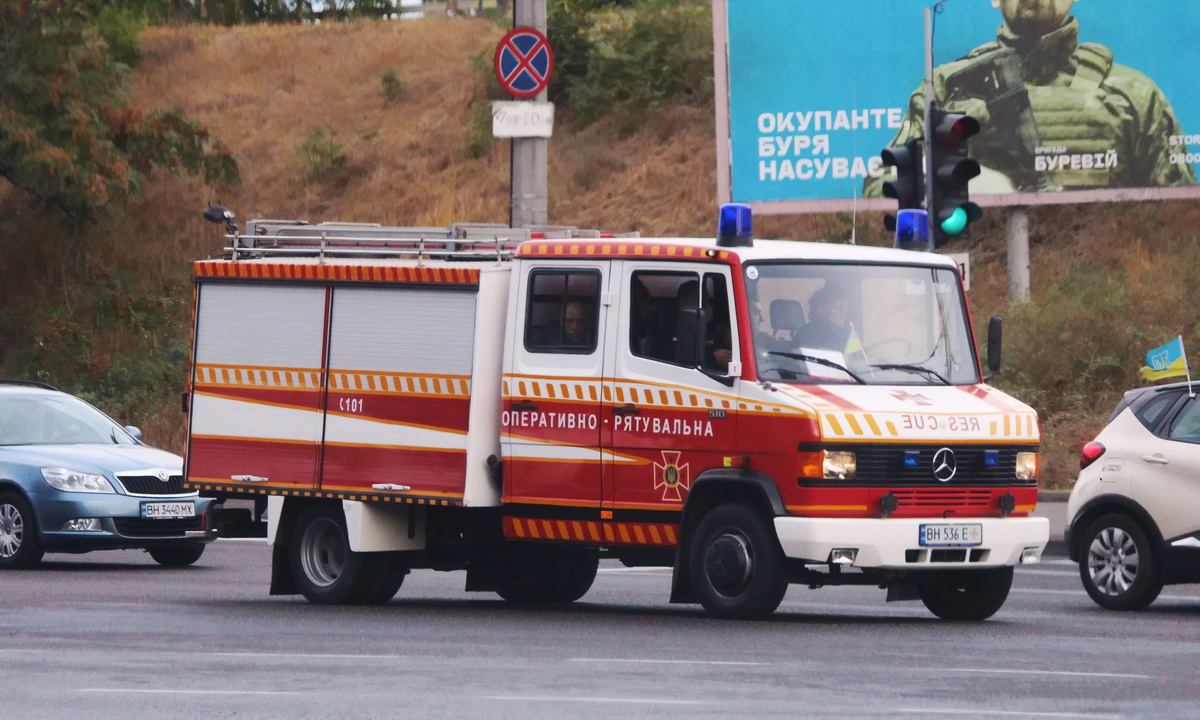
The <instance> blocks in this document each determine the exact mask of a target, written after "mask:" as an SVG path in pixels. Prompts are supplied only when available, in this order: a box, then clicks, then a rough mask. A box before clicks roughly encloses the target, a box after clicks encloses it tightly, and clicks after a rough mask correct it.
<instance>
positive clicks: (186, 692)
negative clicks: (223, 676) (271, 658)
mask: <svg viewBox="0 0 1200 720" xmlns="http://www.w3.org/2000/svg"><path fill="white" fill-rule="evenodd" d="M79 692H90V693H139V694H143V695H299V694H300V693H298V692H293V691H290V690H287V691H284V690H146V689H142V688H79Z"/></svg>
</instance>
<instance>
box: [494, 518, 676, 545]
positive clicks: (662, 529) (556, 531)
mask: <svg viewBox="0 0 1200 720" xmlns="http://www.w3.org/2000/svg"><path fill="white" fill-rule="evenodd" d="M602 534H603V537H604V539H605V540H606V541H607V543H608V544H623V545H661V546H673V545H675V544H676V538H677V534H676V526H674V525H667V524H662V523H600V522H596V521H592V520H587V521H581V520H569V521H568V520H535V519H532V518H519V517H511V516H505V518H504V536H505V537H507V538H516V539H524V538H529V539H535V540H559V541H565V542H586V543H597V542H601V536H602ZM618 538H619V539H618Z"/></svg>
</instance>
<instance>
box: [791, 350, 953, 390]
mask: <svg viewBox="0 0 1200 720" xmlns="http://www.w3.org/2000/svg"><path fill="white" fill-rule="evenodd" d="M767 354H768V355H779V356H780V357H785V358H791V359H792V360H803V361H805V362H811V363H816V364H818V365H824V366H825V367H831V368H833V369H835V370H841V371H842V372H844V373H846V374H847V375H849V376H850V377H852V378H854V381H855V382H857V383H858V384H859V385H866V384H867V381H866V380H863V379H862V378H861V377H859V376H858V375H857V374H855V373H854V371H852V370H851V369H850V368H848V367H846V366H845V365H842V364H841V363H835V362H834V361H832V360H826V359H825V358H822V357H816V356H814V355H804V354H803V353H794V352H780V351H779V350H768V351H767ZM947 384H949V383H947Z"/></svg>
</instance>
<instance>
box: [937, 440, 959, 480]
mask: <svg viewBox="0 0 1200 720" xmlns="http://www.w3.org/2000/svg"><path fill="white" fill-rule="evenodd" d="M957 471H958V460H957V459H956V458H955V457H954V451H953V450H951V449H950V448H942V449H941V450H938V451H937V452H935V453H934V454H933V476H934V477H935V478H937V479H938V480H940V481H942V482H950V478H952V477H954V473H955V472H957Z"/></svg>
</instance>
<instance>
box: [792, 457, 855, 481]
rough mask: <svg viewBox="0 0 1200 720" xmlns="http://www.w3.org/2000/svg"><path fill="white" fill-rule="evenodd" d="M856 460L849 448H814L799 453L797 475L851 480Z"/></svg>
mask: <svg viewBox="0 0 1200 720" xmlns="http://www.w3.org/2000/svg"><path fill="white" fill-rule="evenodd" d="M857 472H858V462H857V460H856V459H855V457H854V453H852V452H850V451H849V450H816V451H813V452H802V453H800V467H799V476H800V477H802V478H809V479H817V478H820V479H823V480H853V479H854V476H855V474H857Z"/></svg>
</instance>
